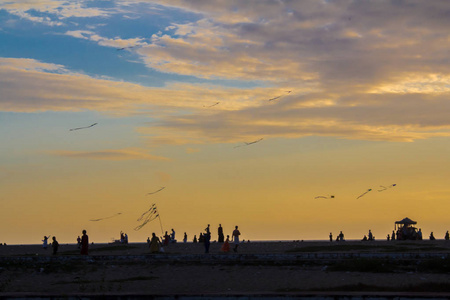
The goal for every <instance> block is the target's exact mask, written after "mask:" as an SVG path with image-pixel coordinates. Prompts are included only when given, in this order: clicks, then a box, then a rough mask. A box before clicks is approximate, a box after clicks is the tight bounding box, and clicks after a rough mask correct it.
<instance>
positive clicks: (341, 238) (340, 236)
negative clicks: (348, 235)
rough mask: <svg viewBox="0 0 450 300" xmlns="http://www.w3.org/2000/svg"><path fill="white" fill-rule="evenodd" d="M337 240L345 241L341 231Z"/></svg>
mask: <svg viewBox="0 0 450 300" xmlns="http://www.w3.org/2000/svg"><path fill="white" fill-rule="evenodd" d="M339 240H340V241H341V242H343V241H345V240H344V234H343V233H342V231H341V232H340V233H339Z"/></svg>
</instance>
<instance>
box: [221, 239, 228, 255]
mask: <svg viewBox="0 0 450 300" xmlns="http://www.w3.org/2000/svg"><path fill="white" fill-rule="evenodd" d="M220 250H222V252H227V253H228V252H230V236H229V235H227V239H226V240H225V242H224V243H223V245H222V248H220Z"/></svg>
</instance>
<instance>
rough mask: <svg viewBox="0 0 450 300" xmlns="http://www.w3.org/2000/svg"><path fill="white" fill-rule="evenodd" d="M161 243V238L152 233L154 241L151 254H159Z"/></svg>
mask: <svg viewBox="0 0 450 300" xmlns="http://www.w3.org/2000/svg"><path fill="white" fill-rule="evenodd" d="M160 245H161V242H160V240H159V237H157V236H156V234H155V233H154V232H153V233H152V239H151V241H150V253H158V252H159V249H160Z"/></svg>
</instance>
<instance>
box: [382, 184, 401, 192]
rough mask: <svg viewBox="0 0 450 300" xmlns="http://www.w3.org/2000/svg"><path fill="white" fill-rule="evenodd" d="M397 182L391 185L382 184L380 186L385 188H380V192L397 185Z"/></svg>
mask: <svg viewBox="0 0 450 300" xmlns="http://www.w3.org/2000/svg"><path fill="white" fill-rule="evenodd" d="M396 185H397V184H396V183H394V184H391V185H389V186H387V187H386V186H382V185H380V187H382V188H383V189H382V190H378V191H379V192H382V191H385V190H387V189H390V188H393V187H394V186H396Z"/></svg>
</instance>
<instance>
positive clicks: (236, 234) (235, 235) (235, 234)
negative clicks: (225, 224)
mask: <svg viewBox="0 0 450 300" xmlns="http://www.w3.org/2000/svg"><path fill="white" fill-rule="evenodd" d="M240 235H241V233H240V232H239V229H238V227H237V226H236V227H235V229H234V230H233V241H234V248H233V251H234V252H237V249H238V246H239V236H240Z"/></svg>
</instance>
